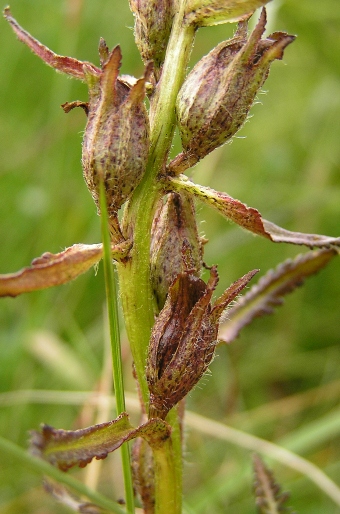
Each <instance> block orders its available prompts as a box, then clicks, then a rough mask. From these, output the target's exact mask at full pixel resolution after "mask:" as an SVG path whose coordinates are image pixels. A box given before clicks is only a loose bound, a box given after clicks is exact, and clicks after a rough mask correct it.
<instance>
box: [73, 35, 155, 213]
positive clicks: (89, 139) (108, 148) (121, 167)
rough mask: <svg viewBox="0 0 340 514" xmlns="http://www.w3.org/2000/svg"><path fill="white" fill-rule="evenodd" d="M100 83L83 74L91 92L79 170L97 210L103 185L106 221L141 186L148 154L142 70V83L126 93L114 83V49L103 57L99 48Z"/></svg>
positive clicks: (116, 63) (116, 66)
mask: <svg viewBox="0 0 340 514" xmlns="http://www.w3.org/2000/svg"><path fill="white" fill-rule="evenodd" d="M100 53H101V56H102V58H105V57H106V56H107V59H106V60H105V61H104V62H103V64H102V73H101V75H100V77H99V78H98V77H97V76H95V75H93V74H92V73H91V71H90V70H86V66H85V67H84V68H85V75H86V78H87V83H88V86H89V90H90V102H89V115H88V122H87V126H86V130H85V135H84V141H83V157H82V163H83V170H84V177H85V181H86V184H87V186H88V188H89V190H90V192H91V194H92V196H93V198H94V200H95V202H96V204H97V205H99V185H100V180H103V182H104V186H105V191H106V200H107V205H108V210H109V215H110V216H114V215H115V214H116V213H117V211H118V209H119V208H120V206H121V205H122V204H123V203H124V202H125V201H126V200H127V198H128V197H129V196H130V195H131V193H132V192H133V190H134V189H135V188H136V186H137V185H138V183H139V182H140V180H141V178H142V176H143V173H144V170H145V165H146V160H147V157H148V149H149V124H148V115H147V111H146V108H145V106H144V103H143V100H144V95H145V81H146V80H147V77H148V75H149V73H150V69H151V68H150V66H149V67H148V68H147V70H146V73H145V75H144V77H143V78H141V79H139V80H138V81H137V82H136V84H135V85H134V86H133V87H132V88H131V89H130V88H129V87H128V86H127V85H126V84H124V83H122V82H121V81H118V80H117V79H118V72H119V67H120V61H121V51H120V48H119V46H117V47H116V48H114V49H113V50H112V52H111V53H109V54H108V55H107V51H106V49H105V47H104V46H103V44H102V45H101V52H100Z"/></svg>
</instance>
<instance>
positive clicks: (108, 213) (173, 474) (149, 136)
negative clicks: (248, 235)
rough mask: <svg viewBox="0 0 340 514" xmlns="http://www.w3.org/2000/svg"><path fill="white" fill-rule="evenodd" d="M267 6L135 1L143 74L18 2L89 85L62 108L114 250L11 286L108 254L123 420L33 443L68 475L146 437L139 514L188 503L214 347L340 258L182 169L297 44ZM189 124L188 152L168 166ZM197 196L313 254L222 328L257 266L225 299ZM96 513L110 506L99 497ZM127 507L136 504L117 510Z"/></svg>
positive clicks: (280, 274)
mask: <svg viewBox="0 0 340 514" xmlns="http://www.w3.org/2000/svg"><path fill="white" fill-rule="evenodd" d="M267 2H268V0H219V1H216V0H161V1H158V0H130V8H131V10H132V12H133V14H134V16H135V40H136V44H137V46H138V49H139V51H140V54H141V57H142V59H143V61H144V63H145V71H144V74H143V76H142V77H141V78H139V79H138V80H137V79H135V78H134V77H132V76H125V75H124V76H120V75H119V69H120V65H121V60H122V54H121V49H120V47H119V46H116V47H115V48H114V49H113V50H110V49H109V48H108V47H107V45H106V43H105V41H104V40H103V39H101V40H100V43H99V60H100V66H99V67H98V66H96V65H94V64H91V63H89V62H82V61H79V60H77V59H75V58H71V57H63V56H60V55H56V54H55V53H53V52H52V51H51V50H49V49H48V48H46V47H45V46H44V45H42V44H41V43H39V42H38V41H37V40H35V39H34V38H33V37H32V36H31V35H30V34H29V33H27V32H26V31H25V30H24V29H23V28H21V27H20V26H19V25H18V23H17V22H16V21H15V19H14V18H13V17H12V14H11V12H10V10H9V8H6V9H5V12H4V15H5V18H6V19H7V21H8V22H9V23H10V25H11V26H12V28H13V30H14V32H15V33H16V35H17V36H18V38H19V39H20V40H21V41H22V42H24V43H25V44H26V45H27V46H28V47H29V48H30V49H31V50H32V51H33V52H34V53H36V54H37V55H38V56H39V57H40V58H41V59H42V60H43V61H44V62H45V63H47V64H48V65H50V66H52V67H53V68H54V69H55V70H57V71H60V72H63V73H66V74H67V75H69V76H71V77H74V78H76V79H79V80H81V81H83V82H85V83H86V84H87V86H88V90H89V98H88V101H87V102H82V101H73V102H67V103H65V104H63V106H62V107H63V109H64V110H65V112H69V111H70V110H72V109H73V108H76V107H81V108H82V109H83V110H84V111H85V114H86V116H87V125H86V129H85V133H84V140H83V154H82V165H83V174H84V178H85V182H86V185H87V187H88V189H89V191H90V193H91V195H92V197H93V199H94V201H95V203H96V205H97V207H98V212H99V214H100V215H101V217H102V227H103V242H104V244H103V246H102V245H101V244H96V245H74V246H73V247H71V248H68V249H66V250H65V251H63V252H61V253H59V254H57V255H53V254H50V253H47V254H44V255H43V256H42V257H40V258H38V259H35V260H34V261H33V263H32V265H31V266H30V267H28V268H25V269H23V270H21V271H20V272H18V273H15V274H10V275H3V276H1V280H0V293H1V295H2V296H5V295H8V296H16V295H18V294H20V293H23V292H28V291H32V290H36V289H42V288H45V287H50V286H52V285H56V284H62V283H65V282H67V281H69V280H71V279H73V278H75V277H76V276H77V275H79V274H80V273H83V272H85V271H86V270H87V269H89V268H90V267H92V266H93V265H94V264H95V263H97V262H98V261H99V260H100V259H101V258H102V257H103V255H104V264H105V263H106V264H105V269H106V281H107V291H108V301H109V313H110V312H111V313H112V317H110V320H111V333H112V341H113V353H114V354H116V356H117V359H115V360H114V376H115V389H116V394H117V395H118V396H119V398H117V410H118V417H117V419H115V420H114V421H110V422H107V423H104V424H101V425H96V426H92V427H89V428H86V429H82V430H78V431H64V430H57V429H54V428H52V427H49V426H47V425H45V426H43V428H42V430H41V432H34V433H33V437H32V451H33V453H34V454H35V455H38V456H40V457H41V458H42V459H45V460H47V461H48V462H49V463H51V464H52V465H53V466H56V467H59V468H60V469H61V470H63V471H66V470H68V469H69V468H71V467H72V466H75V465H79V466H85V465H86V464H88V463H89V462H90V461H91V460H92V459H93V458H94V457H96V458H97V459H101V458H104V457H106V456H107V454H108V453H109V452H111V451H114V450H116V449H117V448H119V447H123V448H127V444H124V443H127V442H128V441H130V440H132V439H136V441H135V443H134V446H133V450H132V464H131V465H130V463H129V455H128V452H127V451H126V452H125V454H124V455H125V456H124V462H125V467H124V473H125V478H126V511H127V512H133V511H134V493H133V491H135V493H136V495H137V496H138V501H139V502H141V504H142V507H143V509H144V512H146V513H153V512H156V513H158V514H160V513H162V514H165V513H167V514H175V513H176V514H178V513H180V512H182V486H181V476H182V436H181V431H182V418H183V412H184V405H183V402H184V400H185V397H186V395H187V394H188V393H189V391H191V389H192V388H193V387H194V386H195V385H196V384H197V383H198V381H199V380H200V378H201V377H202V375H204V373H205V372H206V370H207V368H208V366H209V364H210V363H211V361H212V359H213V356H214V352H215V348H216V345H217V344H218V342H219V343H220V342H223V341H226V342H231V341H232V340H234V339H235V338H236V337H237V335H238V333H239V331H240V330H241V328H242V327H243V326H245V325H246V324H248V323H250V322H251V321H252V319H253V318H255V317H256V316H259V315H263V314H266V313H270V312H271V311H272V310H273V307H274V306H275V305H277V304H279V303H280V301H281V299H282V297H283V296H284V295H285V294H287V293H289V292H290V291H292V290H293V289H294V288H295V287H297V286H298V285H300V284H301V283H302V282H303V280H304V279H305V278H306V277H308V276H309V275H311V274H313V273H315V272H317V271H318V270H319V269H320V268H322V267H323V266H325V265H326V264H327V263H328V262H329V261H330V260H331V259H332V258H333V256H334V255H336V254H337V253H338V247H339V245H340V239H339V238H332V237H327V236H322V235H315V234H303V233H296V232H290V231H288V230H285V229H283V228H281V227H278V226H277V225H275V224H273V223H271V222H269V221H267V220H265V219H263V218H262V216H261V214H260V213H259V212H258V211H257V210H256V209H254V208H250V207H247V206H246V205H245V204H244V203H242V202H240V201H239V200H235V199H234V198H232V197H230V196H229V195H227V194H226V193H222V192H218V191H214V190H213V189H211V188H209V187H203V186H200V185H198V184H195V183H193V182H192V181H190V180H189V179H188V178H187V177H186V176H185V175H184V174H183V173H184V172H185V171H186V170H187V169H189V168H190V167H192V166H194V165H195V164H196V163H197V162H198V161H200V160H201V159H203V158H204V157H205V156H206V155H207V154H208V153H210V152H212V151H213V150H214V149H216V148H217V147H219V146H220V145H223V144H224V143H225V142H227V141H229V140H230V139H231V138H232V137H233V136H234V134H235V133H236V132H237V131H238V130H239V128H240V127H241V126H242V125H243V123H244V122H245V120H246V119H247V116H248V112H249V109H250V107H251V105H252V103H253V102H254V99H255V97H256V94H257V93H258V91H259V89H260V88H261V86H262V85H263V84H264V82H265V80H266V78H267V76H268V73H269V68H270V66H271V64H272V63H273V62H274V61H275V60H280V59H282V57H283V54H284V51H285V49H286V47H287V46H288V45H289V44H290V43H292V42H293V41H294V39H295V37H294V36H291V35H288V34H286V33H285V32H274V33H273V34H270V35H268V36H265V35H264V33H265V26H266V11H265V8H264V7H263V6H264V5H265V4H266V3H267ZM258 7H263V9H262V12H261V13H260V15H259V19H258V22H257V24H256V26H255V28H254V30H253V31H252V32H251V33H250V34H249V31H248V20H249V18H250V16H251V15H252V14H253V11H254V10H255V9H256V8H258ZM230 22H233V23H237V28H236V31H235V35H234V37H233V38H232V39H230V40H227V41H223V42H221V43H220V44H219V45H217V47H216V48H214V49H213V50H211V52H210V53H209V54H208V55H206V56H205V57H203V58H202V59H201V60H200V61H199V62H198V63H197V64H196V65H195V66H194V68H193V69H192V70H191V72H190V73H189V74H188V75H187V76H186V70H187V66H188V60H189V56H190V52H191V49H192V47H193V44H194V38H195V34H196V32H197V30H198V29H200V28H201V27H205V26H209V25H215V24H221V23H230ZM146 97H148V100H149V102H148V105H149V109H148V110H147V108H146V104H145V99H146ZM176 126H177V127H178V129H179V132H180V136H181V141H182V152H181V153H180V154H179V155H177V156H176V157H175V158H174V159H173V160H171V161H170V162H169V150H170V147H171V144H172V139H173V135H174V131H175V128H176ZM195 199H197V200H199V201H201V202H204V203H206V204H208V205H210V206H211V207H213V208H214V209H217V210H218V211H219V212H220V213H221V214H222V215H223V216H225V217H227V218H228V219H230V220H232V221H233V222H235V223H237V224H238V225H240V226H241V227H242V228H244V229H246V230H249V231H250V232H253V233H255V234H257V235H260V236H262V237H265V238H267V239H270V240H271V241H273V242H276V243H279V242H286V243H292V244H297V245H305V246H307V247H309V248H313V247H314V248H315V249H314V250H309V251H308V252H307V253H304V254H303V255H299V256H298V257H297V258H295V259H294V260H289V261H286V262H284V263H282V264H281V265H279V266H278V267H277V269H276V270H274V271H270V272H269V273H268V274H267V275H265V276H264V277H263V278H262V279H261V280H260V281H259V283H258V284H257V285H255V286H253V287H252V288H251V289H250V290H249V291H248V292H247V293H246V294H245V295H244V296H242V297H241V299H239V300H238V303H236V304H233V306H231V307H229V310H228V320H227V321H225V322H223V324H222V325H221V326H219V322H220V318H221V316H222V314H223V313H224V312H225V310H226V308H227V307H228V305H229V304H230V303H231V302H232V301H233V300H234V299H235V298H236V297H237V296H238V295H239V294H240V293H241V291H242V290H243V289H244V287H245V286H246V285H247V284H248V282H249V281H250V280H251V279H252V278H253V276H254V275H255V274H256V272H257V271H258V270H253V271H250V272H248V273H246V274H245V275H244V276H243V277H242V278H239V279H238V280H236V281H235V282H234V283H233V284H232V285H231V286H229V287H228V288H227V289H226V291H225V292H224V293H223V294H222V295H221V296H220V297H219V298H217V299H213V294H214V290H215V288H216V285H217V282H218V273H217V269H216V266H211V267H209V266H208V265H207V264H205V263H204V262H203V248H204V244H205V243H206V241H205V240H204V239H203V238H201V237H200V236H199V234H198V230H197V224H196V217H195V206H194V200H195ZM121 210H122V213H121V216H120V217H119V218H118V214H119V212H120V211H121ZM109 234H110V239H109ZM103 248H104V250H103ZM112 259H113V260H114V263H115V266H116V269H117V273H118V279H119V289H120V298H121V303H122V310H123V315H124V321H125V326H126V330H127V334H128V339H129V343H130V347H131V352H132V356H133V361H134V375H135V377H136V381H137V384H138V388H139V391H140V399H141V416H142V417H141V424H140V425H139V426H138V427H134V426H132V425H131V424H130V421H129V417H128V414H127V413H126V412H124V410H125V406H124V398H123V395H122V377H121V369H120V362H119V341H117V338H115V334H114V332H115V331H116V332H117V326H116V325H115V319H114V316H115V315H114V311H115V306H114V302H115V298H114V290H113V281H112V278H113V273H112ZM203 268H206V269H208V270H210V278H209V280H208V282H207V283H205V282H204V281H203V280H202V278H201V274H202V269H203ZM131 468H132V470H133V473H132V479H133V482H134V488H132V483H131V480H130V478H131V475H130V469H131ZM255 470H256V476H257V486H256V491H257V496H258V498H259V500H258V505H259V508H260V509H262V511H263V512H274V510H270V511H269V510H268V504H269V503H270V501H271V502H272V505H276V507H275V509H276V510H275V512H281V511H283V509H284V507H283V498H282V496H279V495H278V494H277V489H276V485H275V484H274V481H273V480H272V478H271V477H270V473H269V472H268V470H266V469H265V468H264V467H263V466H262V464H261V463H260V461H259V460H258V459H257V460H256V465H255ZM261 477H262V478H261ZM263 477H264V478H263ZM266 477H267V479H268V480H267V482H268V483H267V485H268V484H269V486H268V487H266V484H265V478H266ZM268 477H269V478H268ZM271 484H272V485H271ZM268 491H269V493H272V497H271V499H270V498H268V497H267V495H268ZM63 494H66V493H65V492H64V493H63ZM269 496H270V495H269ZM91 508H92V509H93V510H91V512H97V510H96V507H95V506H94V505H93V506H92V507H91ZM114 511H116V512H122V508H121V507H119V506H118V505H117V507H116V508H114Z"/></svg>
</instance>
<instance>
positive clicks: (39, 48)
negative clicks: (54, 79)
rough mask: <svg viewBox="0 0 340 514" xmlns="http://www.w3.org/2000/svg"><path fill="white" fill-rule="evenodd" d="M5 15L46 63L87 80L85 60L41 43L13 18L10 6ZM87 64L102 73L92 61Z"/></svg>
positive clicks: (96, 72)
mask: <svg viewBox="0 0 340 514" xmlns="http://www.w3.org/2000/svg"><path fill="white" fill-rule="evenodd" d="M4 17H5V18H6V20H7V21H8V22H9V24H10V25H11V27H12V29H13V30H14V32H15V34H16V35H17V37H18V39H19V40H20V41H22V42H23V43H25V45H27V46H28V47H29V48H30V49H31V50H32V52H34V53H35V54H36V55H37V56H38V57H40V59H42V60H43V61H44V62H45V63H46V64H48V65H49V66H51V67H52V68H54V69H55V70H57V71H61V72H62V73H66V74H67V75H70V76H71V77H74V78H76V79H80V80H85V74H84V71H83V66H84V64H85V62H83V61H78V59H74V58H73V57H64V56H63V55H57V54H55V53H54V52H52V50H50V49H49V48H47V46H45V45H43V44H41V43H40V42H39V41H37V40H36V39H34V37H32V36H31V34H29V33H28V32H26V30H24V29H23V28H22V27H20V25H19V24H18V22H17V21H16V20H15V19H14V18H13V16H12V13H11V11H10V9H9V7H6V8H5V10H4ZM86 64H87V66H90V67H91V71H92V73H93V74H95V75H99V74H100V69H99V68H97V67H96V66H94V65H93V64H91V63H88V62H86Z"/></svg>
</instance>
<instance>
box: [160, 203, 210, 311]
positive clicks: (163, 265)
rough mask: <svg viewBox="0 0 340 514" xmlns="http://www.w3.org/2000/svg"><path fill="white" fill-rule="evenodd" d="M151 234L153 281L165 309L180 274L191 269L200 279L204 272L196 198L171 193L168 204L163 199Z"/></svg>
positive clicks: (161, 306) (161, 305) (161, 304)
mask: <svg viewBox="0 0 340 514" xmlns="http://www.w3.org/2000/svg"><path fill="white" fill-rule="evenodd" d="M151 233H152V239H151V250H150V261H151V278H152V285H153V290H154V293H155V297H156V301H157V304H158V308H159V310H161V309H162V308H163V306H164V303H165V299H166V296H167V294H168V290H169V287H170V284H171V283H172V282H173V280H174V279H175V278H176V276H177V275H178V274H179V273H181V272H182V271H185V270H186V269H187V268H190V270H191V271H192V273H193V274H194V275H195V276H197V277H198V276H199V275H200V272H201V268H202V243H201V239H200V238H199V236H198V232H197V225H196V219H195V207H194V203H193V199H192V197H191V196H190V195H188V194H186V193H180V194H179V193H170V194H169V195H168V196H167V199H166V201H165V203H163V199H162V200H161V203H160V205H159V208H158V210H157V212H156V215H155V218H154V222H153V226H152V231H151ZM188 260H189V261H190V262H188Z"/></svg>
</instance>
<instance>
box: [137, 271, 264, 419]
mask: <svg viewBox="0 0 340 514" xmlns="http://www.w3.org/2000/svg"><path fill="white" fill-rule="evenodd" d="M256 272H257V270H254V271H251V272H249V273H248V274H247V275H245V276H244V277H242V278H241V279H239V280H237V281H236V282H235V283H234V284H232V285H231V286H230V287H229V288H228V289H227V290H226V291H225V293H224V294H223V295H222V296H221V297H220V298H218V299H217V300H216V302H215V303H214V304H213V305H212V304H211V303H210V301H211V297H212V294H213V292H214V290H215V288H216V285H217V282H218V275H217V271H216V267H212V269H211V274H210V279H209V281H208V283H207V284H205V282H203V280H201V279H200V278H197V277H195V276H194V275H192V274H190V273H189V272H184V273H180V274H179V275H178V276H177V278H176V279H175V281H174V282H173V284H172V285H171V286H170V289H169V294H168V297H167V300H166V302H165V305H164V308H163V309H162V310H161V312H160V314H159V316H158V318H157V320H156V322H155V325H154V327H153V330H152V334H151V339H150V344H149V353H148V358H147V367H146V377H147V382H148V386H149V390H150V407H149V416H150V417H160V418H163V419H164V418H165V417H166V415H167V413H168V412H169V410H170V409H171V408H172V407H174V406H175V405H176V404H177V403H178V402H179V401H180V400H182V398H184V397H185V396H186V394H187V393H188V392H189V391H190V390H191V389H192V388H193V387H194V386H195V385H196V384H197V382H198V381H199V379H200V378H201V377H202V375H203V374H204V373H205V371H206V370H207V368H208V366H209V364H210V362H211V360H212V358H213V356H214V351H215V345H216V340H217V333H218V324H219V319H220V317H221V315H222V313H223V311H224V310H225V308H226V307H227V305H228V304H229V303H230V302H231V301H232V300H234V298H235V297H236V296H237V295H238V294H239V293H240V291H241V290H242V289H243V288H244V287H245V286H246V284H247V283H248V282H249V280H250V279H251V278H252V277H253V275H254V274H255V273H256Z"/></svg>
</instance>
